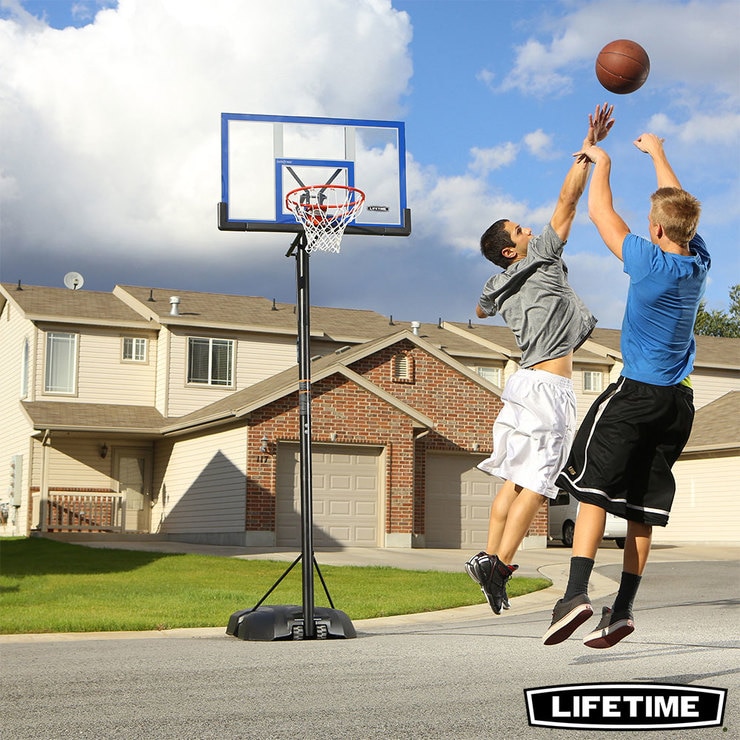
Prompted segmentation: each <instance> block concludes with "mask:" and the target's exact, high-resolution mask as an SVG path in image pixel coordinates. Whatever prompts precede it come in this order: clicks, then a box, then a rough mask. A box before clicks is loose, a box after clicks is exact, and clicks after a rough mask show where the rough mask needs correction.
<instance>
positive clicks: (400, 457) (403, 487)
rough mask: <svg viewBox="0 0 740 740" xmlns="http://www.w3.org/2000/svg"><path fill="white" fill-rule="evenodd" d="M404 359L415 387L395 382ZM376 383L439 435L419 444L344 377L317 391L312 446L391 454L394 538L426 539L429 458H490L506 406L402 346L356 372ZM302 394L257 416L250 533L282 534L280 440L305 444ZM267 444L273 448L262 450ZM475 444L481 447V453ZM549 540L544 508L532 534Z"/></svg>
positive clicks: (406, 425) (405, 425)
mask: <svg viewBox="0 0 740 740" xmlns="http://www.w3.org/2000/svg"><path fill="white" fill-rule="evenodd" d="M399 352H404V353H407V354H408V355H409V357H410V358H411V359H412V360H413V362H412V365H413V378H412V380H411V382H397V381H394V379H393V373H392V370H393V363H392V358H393V357H394V356H395V355H396V354H398V353H399ZM351 369H352V370H354V371H355V372H357V373H359V374H361V375H363V376H365V377H366V378H367V379H368V380H369V381H370V382H372V383H373V384H375V385H377V386H378V387H379V388H381V389H383V390H384V391H386V392H387V393H390V394H392V395H393V396H395V397H396V398H398V399H399V400H401V401H403V402H404V403H406V404H408V405H409V406H410V407H412V408H414V409H416V410H417V411H419V412H421V413H422V414H424V415H426V416H428V417H430V418H431V419H433V420H434V422H435V429H433V430H431V431H429V432H428V433H427V434H426V435H425V436H422V437H420V438H418V439H417V438H416V434H417V433H418V432H419V431H420V430H415V429H414V427H413V423H412V420H411V419H410V418H409V417H408V416H407V415H406V414H404V413H403V412H401V411H399V410H398V409H397V408H396V407H394V406H392V405H390V404H389V403H387V402H385V401H384V400H382V399H380V398H378V397H377V396H376V395H374V394H372V393H370V392H369V391H366V390H364V389H363V388H361V387H359V386H357V385H356V384H355V383H353V382H351V381H348V380H347V379H346V378H345V377H344V376H342V375H340V374H336V375H332V376H331V377H329V378H326V379H323V380H320V381H318V382H315V383H313V385H312V405H311V425H312V440H313V441H314V442H317V443H328V444H330V443H332V442H333V440H332V434H336V435H337V439H336V442H338V443H341V444H354V445H372V446H380V447H384V448H385V449H386V460H387V467H386V480H385V489H386V491H387V496H386V511H385V522H386V532H388V533H412V532H413V533H417V534H421V533H423V532H424V515H425V512H424V500H425V485H426V479H425V472H426V471H425V459H426V453H427V452H428V451H432V450H433V451H458V452H460V451H466V452H470V453H472V452H479V453H482V454H489V453H490V452H491V428H492V425H493V421H494V419H495V417H496V415H497V414H498V412H499V410H500V408H501V400H500V398H499V397H498V396H497V395H495V394H494V393H490V392H489V391H487V390H486V389H484V388H482V387H481V386H480V385H478V384H477V383H475V382H473V381H472V380H470V379H468V378H467V377H465V376H463V375H461V374H460V373H458V372H457V371H456V370H455V369H453V368H451V367H450V366H449V365H447V364H446V363H444V362H442V361H440V360H439V359H437V358H436V357H434V356H433V355H431V354H428V353H427V352H425V351H424V350H423V349H421V348H419V347H418V346H416V345H415V344H414V343H413V342H410V341H408V340H403V341H401V342H400V343H398V344H396V345H393V346H392V347H389V348H387V349H383V350H381V351H379V352H377V353H375V354H373V355H371V356H369V357H367V358H363V359H362V360H359V361H358V362H356V363H353V364H352V365H351ZM298 422H299V415H298V394H297V392H295V393H291V394H289V395H288V396H285V397H283V398H281V399H280V400H278V401H275V402H273V403H271V404H269V405H268V406H265V407H263V408H262V409H260V410H259V411H257V412H255V413H253V414H252V415H250V428H249V434H248V442H247V444H248V457H249V475H248V480H247V515H246V520H247V529H248V530H249V531H272V530H274V528H275V491H276V465H277V457H276V455H275V451H276V449H275V445H276V443H277V442H278V441H291V442H297V441H298ZM262 437H267V438H268V439H269V440H270V446H271V449H270V450H269V451H268V453H267V454H265V453H262V452H261V451H260V449H259V448H260V440H261V439H262ZM474 445H477V447H476V448H474ZM529 534H530V535H546V534H547V507H546V505H544V504H543V507H542V508H541V509H540V511H539V513H538V515H537V517H536V518H535V520H534V522H533V524H532V526H531V527H530V530H529Z"/></svg>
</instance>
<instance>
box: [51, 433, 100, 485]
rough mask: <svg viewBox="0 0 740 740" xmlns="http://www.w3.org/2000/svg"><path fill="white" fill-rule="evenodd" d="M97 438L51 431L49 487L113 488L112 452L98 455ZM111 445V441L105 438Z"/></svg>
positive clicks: (98, 444)
mask: <svg viewBox="0 0 740 740" xmlns="http://www.w3.org/2000/svg"><path fill="white" fill-rule="evenodd" d="M101 444H102V441H101V442H98V440H96V439H89V438H88V439H84V438H69V437H66V436H65V435H61V434H59V433H57V434H53V435H52V439H51V446H50V447H49V449H48V455H49V461H48V468H47V480H48V484H49V487H50V488H55V487H61V488H80V489H84V488H94V489H100V488H102V489H106V490H107V489H110V488H113V483H112V481H111V459H112V457H113V456H112V455H111V454H110V453H109V454H108V456H107V457H106V458H105V459H103V458H101V457H100V445H101ZM108 445H109V447H110V442H108Z"/></svg>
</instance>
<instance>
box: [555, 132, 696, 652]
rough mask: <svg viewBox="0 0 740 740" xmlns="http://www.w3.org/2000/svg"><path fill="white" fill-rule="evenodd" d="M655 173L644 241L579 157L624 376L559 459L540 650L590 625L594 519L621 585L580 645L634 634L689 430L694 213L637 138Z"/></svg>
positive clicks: (651, 144)
mask: <svg viewBox="0 0 740 740" xmlns="http://www.w3.org/2000/svg"><path fill="white" fill-rule="evenodd" d="M634 143H635V146H636V147H637V148H638V149H639V150H640V151H642V152H645V153H647V154H649V155H650V156H651V158H652V160H653V164H654V166H655V172H656V175H657V180H658V190H656V191H655V193H653V195H652V196H651V208H650V214H649V217H648V221H649V231H650V239H649V240H648V239H643V238H642V237H639V236H635V235H634V234H631V233H630V231H629V228H628V226H627V224H626V223H625V222H624V221H623V220H622V218H621V217H620V216H619V214H617V213H616V211H615V210H614V207H613V204H612V193H611V185H610V182H609V175H610V171H611V160H610V158H609V156H608V155H607V154H606V152H604V151H603V150H602V149H600V148H599V147H597V146H591V147H587V148H586V149H584V150H583V152H581V153H580V154H585V155H586V156H587V157H588V158H589V159H590V160H591V161H592V162H594V163H595V167H594V171H593V175H592V179H591V185H590V188H589V194H588V206H589V215H590V217H591V220H592V221H593V222H594V224H595V225H596V227H597V229H598V230H599V234H600V235H601V238H602V239H603V240H604V242H605V244H606V246H607V247H609V249H610V250H611V251H612V252H613V253H614V254H615V255H616V256H617V257H618V258H619V259H621V260H622V261H623V262H624V271H625V272H626V273H627V274H628V275H629V277H630V284H629V292H628V294H627V305H626V308H625V312H624V319H623V322H622V340H621V348H622V361H623V363H624V369H623V370H622V374H621V377H620V378H619V380H617V382H616V383H612V384H611V385H610V386H609V387H608V388H607V389H606V391H604V393H603V394H602V395H601V396H600V397H599V398H597V399H596V401H595V402H594V403H593V405H592V406H591V409H590V410H589V412H588V414H587V415H586V417H585V418H584V420H583V423H582V424H581V427H580V429H579V431H578V433H577V435H576V438H575V440H574V443H573V447H572V449H571V453H570V456H569V457H568V462H567V463H566V465H565V468H564V470H563V472H562V473H561V474H560V476H559V477H558V484H559V485H560V486H561V487H563V488H564V489H566V490H568V491H570V492H571V493H572V494H573V495H574V496H575V497H576V498H577V499H578V500H579V501H580V502H581V505H580V507H579V511H578V517H577V519H576V527H575V533H574V536H573V552H572V558H571V562H570V576H569V580H568V585H567V588H566V591H565V594H564V595H563V598H562V599H560V600H559V601H558V602H557V603H556V604H555V608H554V609H553V616H552V622H551V624H550V628H549V629H548V630H547V632H546V633H545V636H544V643H545V645H554V644H557V643H559V642H562V641H563V640H565V639H567V638H568V637H570V635H571V634H573V632H574V631H575V630H576V628H577V627H578V626H579V625H581V624H583V622H585V621H586V620H587V619H588V618H589V617H591V615H592V614H593V608H592V607H591V601H590V599H589V598H588V581H589V578H590V576H591V570H592V568H593V565H594V559H595V557H596V551H597V548H598V546H599V543H600V542H601V539H602V536H603V534H604V525H605V519H606V513H607V512H610V513H612V514H615V515H617V516H621V517H623V518H625V519H627V520H628V525H627V538H626V542H625V547H624V557H623V565H622V577H621V581H620V585H619V591H618V593H617V596H616V598H615V601H614V604H613V606H612V607H611V608H610V607H604V608H603V611H602V618H601V622H600V623H599V625H598V626H597V627H596V629H594V630H593V631H592V632H590V633H589V634H588V635H586V637H585V638H584V641H583V642H584V644H585V645H587V646H588V647H593V648H608V647H612V646H613V645H615V644H616V643H617V642H619V641H620V640H621V639H623V638H624V637H626V636H627V635H629V634H630V633H631V632H633V631H634V628H635V626H634V619H633V617H632V604H633V601H634V598H635V596H636V594H637V589H638V587H639V585H640V580H641V578H642V573H643V571H644V569H645V565H646V564H647V559H648V556H649V553H650V542H651V537H652V528H653V526H654V525H658V526H661V527H664V526H665V525H666V524H667V523H668V516H669V513H670V510H671V504H672V503H673V496H674V494H675V490H676V485H675V481H674V478H673V473H672V472H671V468H672V466H673V464H674V463H675V461H676V460H677V459H678V456H679V455H680V454H681V451H682V450H683V448H684V446H685V444H686V442H687V441H688V438H689V434H690V433H691V425H692V423H693V418H694V405H693V392H692V390H691V383H690V381H689V373H690V372H691V370H692V368H693V363H694V356H695V354H696V345H695V342H694V322H695V320H696V312H697V310H698V307H699V302H700V300H701V298H702V295H703V294H704V289H705V286H706V279H707V271H708V270H709V266H710V259H709V253H708V252H707V249H706V246H705V244H704V240H703V239H702V238H701V237H700V236H699V235H698V234H697V233H696V229H697V225H698V223H699V215H700V212H701V205H700V203H699V201H698V200H696V198H694V197H693V196H692V195H690V194H689V193H687V192H686V191H684V190H682V189H681V184H680V183H679V181H678V178H677V177H676V174H675V173H674V171H673V169H672V168H671V166H670V164H669V163H668V159H667V158H666V155H665V152H664V150H663V142H662V139H659V138H658V137H657V136H655V135H654V134H643V135H642V136H640V138H639V139H637V140H636V141H635V142H634Z"/></svg>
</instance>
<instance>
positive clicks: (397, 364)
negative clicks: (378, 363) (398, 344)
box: [391, 352, 414, 383]
mask: <svg viewBox="0 0 740 740" xmlns="http://www.w3.org/2000/svg"><path fill="white" fill-rule="evenodd" d="M391 374H392V380H393V382H394V383H413V382H414V358H413V357H411V355H407V354H404V353H403V352H400V353H399V354H397V355H393V360H392V362H391Z"/></svg>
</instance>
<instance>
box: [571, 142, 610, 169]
mask: <svg viewBox="0 0 740 740" xmlns="http://www.w3.org/2000/svg"><path fill="white" fill-rule="evenodd" d="M573 156H574V157H576V161H578V162H591V163H593V164H596V162H598V161H599V159H609V155H608V154H607V153H606V152H605V151H604V150H603V149H602V148H601V147H598V146H596V144H588V143H585V144H584V146H583V148H582V149H580V150H579V151H577V152H574V153H573Z"/></svg>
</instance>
